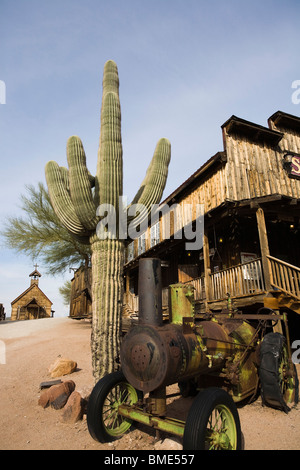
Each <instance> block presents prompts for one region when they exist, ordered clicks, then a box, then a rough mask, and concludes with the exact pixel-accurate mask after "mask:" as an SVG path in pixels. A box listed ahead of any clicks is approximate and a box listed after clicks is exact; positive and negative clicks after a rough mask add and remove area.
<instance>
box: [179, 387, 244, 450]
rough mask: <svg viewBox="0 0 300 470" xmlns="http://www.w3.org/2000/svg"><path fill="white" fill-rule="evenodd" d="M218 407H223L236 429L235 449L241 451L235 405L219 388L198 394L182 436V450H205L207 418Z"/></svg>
mask: <svg viewBox="0 0 300 470" xmlns="http://www.w3.org/2000/svg"><path fill="white" fill-rule="evenodd" d="M218 405H225V406H226V407H227V408H228V409H229V411H230V412H231V414H232V417H233V419H234V422H235V427H236V449H235V450H241V449H242V432H241V424H240V418H239V414H238V410H237V407H236V404H235V403H234V401H233V399H232V398H231V396H230V395H229V394H228V393H227V392H225V390H222V389H221V388H216V387H210V388H207V389H206V390H203V391H202V392H200V393H199V394H198V395H197V397H196V398H195V400H194V402H193V405H192V406H191V408H190V411H189V414H188V417H187V420H186V424H185V430H184V435H183V450H205V434H206V428H207V423H208V420H209V417H210V415H211V413H212V412H213V410H214V409H215V408H216V407H217V406H218Z"/></svg>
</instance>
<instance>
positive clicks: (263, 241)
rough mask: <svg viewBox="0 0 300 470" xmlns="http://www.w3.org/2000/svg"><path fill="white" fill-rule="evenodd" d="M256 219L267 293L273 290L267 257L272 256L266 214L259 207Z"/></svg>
mask: <svg viewBox="0 0 300 470" xmlns="http://www.w3.org/2000/svg"><path fill="white" fill-rule="evenodd" d="M256 219H257V227H258V234H259V242H260V251H261V258H262V268H263V272H264V279H265V288H266V290H267V291H269V290H271V280H270V279H271V276H270V269H269V262H268V258H267V256H269V255H270V250H269V242H268V234H267V227H266V221H265V214H264V211H263V210H262V208H261V207H259V208H258V209H257V211H256Z"/></svg>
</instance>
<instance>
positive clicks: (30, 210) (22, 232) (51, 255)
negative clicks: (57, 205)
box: [1, 183, 91, 275]
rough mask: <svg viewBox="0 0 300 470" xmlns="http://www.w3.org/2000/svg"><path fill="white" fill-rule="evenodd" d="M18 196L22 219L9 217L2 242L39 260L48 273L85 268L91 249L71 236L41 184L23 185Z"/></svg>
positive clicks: (53, 273)
mask: <svg viewBox="0 0 300 470" xmlns="http://www.w3.org/2000/svg"><path fill="white" fill-rule="evenodd" d="M26 191H27V194H26V195H21V197H20V198H21V209H22V211H23V212H24V216H20V217H9V218H8V219H7V222H6V224H5V228H4V230H3V231H2V233H1V235H2V237H3V238H4V243H5V245H6V246H7V247H8V248H11V249H13V250H15V251H17V252H19V253H23V254H25V255H28V256H29V257H31V258H32V259H33V260H34V259H36V258H39V260H40V261H41V262H42V263H43V265H45V266H46V267H47V271H46V272H47V274H50V275H55V274H58V273H64V272H65V271H66V270H67V269H68V268H69V267H70V266H79V265H81V264H85V265H86V266H87V265H88V263H89V261H90V256H91V251H90V246H89V245H85V244H83V243H80V242H79V241H78V240H76V239H75V238H74V237H72V236H71V235H70V233H69V232H68V230H66V228H65V227H64V225H63V224H62V223H61V222H60V220H59V218H58V217H57V216H56V214H55V212H54V210H53V207H52V205H51V202H50V198H49V194H48V191H47V189H46V188H45V187H44V185H43V183H38V185H37V188H36V187H34V186H33V185H27V186H26Z"/></svg>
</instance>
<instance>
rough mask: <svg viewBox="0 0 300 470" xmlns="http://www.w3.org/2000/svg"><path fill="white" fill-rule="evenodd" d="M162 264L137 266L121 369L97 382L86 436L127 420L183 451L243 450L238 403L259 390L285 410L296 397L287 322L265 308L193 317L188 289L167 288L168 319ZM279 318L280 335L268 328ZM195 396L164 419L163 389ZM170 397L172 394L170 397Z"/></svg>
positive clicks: (111, 432) (119, 428) (99, 436)
mask: <svg viewBox="0 0 300 470" xmlns="http://www.w3.org/2000/svg"><path fill="white" fill-rule="evenodd" d="M161 298H162V288H161V266H160V261H159V260H157V259H142V260H141V261H140V265H139V319H138V324H136V325H134V326H133V327H132V328H131V329H130V330H129V332H128V333H127V334H126V335H125V337H124V338H123V341H122V346H121V355H120V361H121V370H120V371H118V372H115V373H112V374H109V375H106V376H105V377H104V378H103V379H101V380H100V381H99V382H98V383H97V384H96V385H95V387H94V389H93V391H92V394H91V396H90V399H89V403H88V412H87V422H88V428H89V431H90V434H91V436H92V437H93V438H94V439H95V440H98V441H100V442H108V441H112V440H114V439H116V438H118V437H120V436H122V435H123V434H124V433H125V432H127V431H128V430H129V428H130V427H131V425H132V423H133V422H139V423H143V424H144V425H148V426H150V427H152V428H154V429H156V430H159V431H164V432H167V433H170V434H173V435H176V436H179V437H180V438H183V449H184V450H201V449H213V450H217V449H227V450H229V449H230V450H237V449H241V447H242V433H241V425H240V420H239V413H238V408H237V404H238V403H245V402H247V401H248V402H249V401H250V400H251V399H253V398H254V397H257V395H258V393H259V391H260V392H261V396H262V402H263V404H265V405H269V406H272V407H274V408H278V409H280V410H283V411H285V412H288V411H289V410H290V407H289V405H291V403H293V402H294V403H297V401H298V378H297V372H296V369H295V366H294V364H293V363H292V361H291V354H290V345H289V335H288V328H287V321H286V317H285V316H284V315H278V314H275V312H274V311H272V310H271V309H267V308H264V309H260V311H259V312H257V313H256V314H252V315H246V314H242V313H240V312H234V311H233V310H232V308H229V309H228V310H227V311H226V312H222V313H220V314H218V315H217V314H215V315H213V314H211V313H209V314H206V315H204V316H203V317H202V318H201V319H198V318H197V319H196V318H195V316H194V303H193V288H192V287H191V286H190V285H188V284H176V285H172V286H170V313H169V321H168V322H165V321H163V315H162V301H161ZM277 322H281V323H282V324H283V326H284V332H285V334H284V335H283V334H281V333H278V332H274V331H273V329H272V326H273V325H274V324H275V323H277ZM176 383H178V386H179V388H178V389H179V392H178V395H183V396H184V397H187V396H188V395H196V397H195V398H194V400H193V402H192V406H191V407H190V410H189V412H188V415H187V418H186V421H181V420H179V419H174V418H173V417H172V418H171V417H168V416H167V399H168V398H170V396H171V395H167V392H166V391H167V387H168V386H170V385H172V384H176ZM172 396H174V394H172Z"/></svg>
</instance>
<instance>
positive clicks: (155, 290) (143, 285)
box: [139, 258, 163, 326]
mask: <svg viewBox="0 0 300 470" xmlns="http://www.w3.org/2000/svg"><path fill="white" fill-rule="evenodd" d="M162 323H163V317H162V282H161V262H160V259H157V258H142V259H141V260H140V262H139V324H140V325H151V326H160V325H162Z"/></svg>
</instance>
